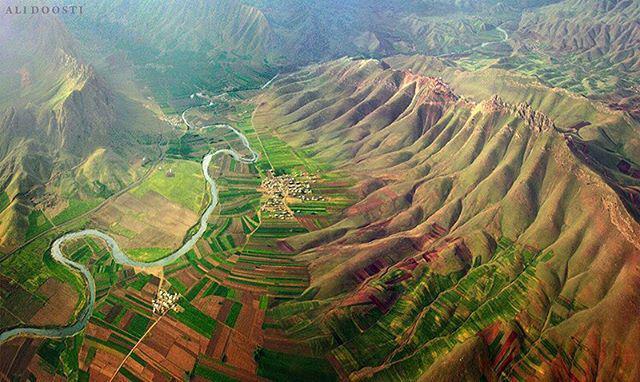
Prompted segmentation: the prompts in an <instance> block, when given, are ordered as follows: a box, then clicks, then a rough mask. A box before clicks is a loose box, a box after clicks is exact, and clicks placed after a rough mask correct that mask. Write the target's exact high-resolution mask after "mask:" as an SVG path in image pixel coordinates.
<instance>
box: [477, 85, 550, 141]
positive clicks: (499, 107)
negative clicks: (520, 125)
mask: <svg viewBox="0 0 640 382" xmlns="http://www.w3.org/2000/svg"><path fill="white" fill-rule="evenodd" d="M481 107H482V110H483V111H484V112H485V113H495V112H505V113H514V114H516V115H517V116H518V117H519V118H521V119H522V120H523V121H524V122H525V124H526V125H527V126H529V128H530V129H531V130H533V131H535V132H538V133H540V132H543V131H549V130H555V129H556V125H555V124H554V123H553V121H552V120H551V119H550V118H549V117H548V116H546V115H545V114H544V113H541V112H539V111H537V110H534V109H533V108H532V107H531V105H529V104H527V103H519V104H517V105H512V104H509V103H507V102H505V101H504V100H503V99H502V98H500V97H499V96H498V95H497V94H496V95H494V96H493V97H491V98H489V99H488V100H485V101H483V102H482V103H481Z"/></svg>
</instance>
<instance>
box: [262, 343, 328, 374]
mask: <svg viewBox="0 0 640 382" xmlns="http://www.w3.org/2000/svg"><path fill="white" fill-rule="evenodd" d="M255 359H256V362H258V375H259V376H261V377H264V378H267V379H269V380H272V381H337V380H338V376H337V375H336V374H335V372H334V371H333V367H332V366H331V364H329V362H328V361H327V360H325V359H322V358H311V357H304V356H301V355H295V354H286V353H280V352H276V351H273V350H268V349H264V348H263V349H259V350H257V351H256V353H255Z"/></svg>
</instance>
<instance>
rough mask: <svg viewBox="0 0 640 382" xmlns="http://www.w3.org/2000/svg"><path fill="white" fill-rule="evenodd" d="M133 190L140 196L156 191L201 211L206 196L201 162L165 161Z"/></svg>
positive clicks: (183, 205) (192, 209)
mask: <svg viewBox="0 0 640 382" xmlns="http://www.w3.org/2000/svg"><path fill="white" fill-rule="evenodd" d="M131 192H132V193H133V195H135V196H137V197H140V198H142V197H144V196H145V195H146V194H147V193H149V192H156V193H158V194H160V195H162V196H164V197H165V198H167V199H168V200H170V201H172V202H174V203H176V204H179V205H180V206H182V207H185V208H187V209H189V210H191V211H194V212H199V211H200V209H201V207H202V206H203V201H204V199H205V196H206V194H205V180H204V176H203V175H202V170H201V168H200V164H199V163H196V162H192V161H186V160H171V161H165V162H163V163H162V165H161V166H159V167H158V168H156V169H155V170H154V172H153V174H151V176H149V178H148V179H146V180H145V181H144V182H142V184H140V185H139V186H138V187H136V188H134V189H133V190H132V191H131Z"/></svg>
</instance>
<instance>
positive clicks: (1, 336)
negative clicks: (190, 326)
mask: <svg viewBox="0 0 640 382" xmlns="http://www.w3.org/2000/svg"><path fill="white" fill-rule="evenodd" d="M207 106H208V105H204V106H203V107H207ZM190 109H191V108H189V109H187V110H185V111H184V112H183V113H182V120H183V121H184V122H185V124H186V125H187V126H188V127H189V129H196V128H197V127H196V126H193V125H192V124H190V123H189V122H188V121H187V119H186V117H185V113H186V112H187V111H188V110H190ZM208 128H225V129H229V130H231V131H232V132H233V133H234V134H236V135H237V136H238V137H239V138H240V142H241V143H242V145H243V146H244V147H245V148H246V149H248V150H249V152H250V155H248V156H247V157H243V156H241V155H240V154H239V153H238V152H237V151H236V150H234V149H233V148H225V149H219V150H216V151H214V152H210V153H208V154H207V155H205V156H204V158H203V159H202V173H203V175H204V178H205V180H206V181H207V183H208V184H209V188H210V195H211V202H210V203H209V205H208V206H207V208H206V209H205V211H204V212H203V213H202V215H201V216H200V222H199V227H198V230H197V231H196V233H194V234H193V236H191V238H189V240H187V241H186V242H185V243H184V244H183V245H182V246H181V247H180V248H178V250H176V251H175V252H173V253H171V254H169V255H168V256H166V257H164V258H162V259H160V260H157V261H153V262H141V261H136V260H134V259H132V258H130V257H129V256H127V254H125V253H124V252H123V251H122V250H121V249H120V247H119V246H118V243H117V242H116V241H115V240H114V239H113V238H112V237H111V236H109V235H107V234H105V233H103V232H100V231H98V230H95V229H85V230H81V231H77V232H71V233H67V234H65V235H63V236H61V237H59V238H58V239H56V240H55V241H54V242H53V244H52V246H51V257H53V259H54V260H55V261H57V262H58V263H60V264H62V265H64V266H66V267H67V268H69V269H70V270H72V271H77V272H79V273H80V274H81V275H82V277H83V278H84V279H85V282H86V284H87V288H88V289H89V300H88V301H87V303H86V305H85V307H84V308H83V309H82V311H81V312H80V314H79V315H78V318H77V319H76V321H75V322H74V323H73V324H71V325H68V326H63V327H18V328H13V329H8V330H5V331H3V332H2V333H0V344H1V343H3V342H6V341H8V340H10V339H12V338H15V337H20V336H28V337H46V338H66V337H71V336H74V335H76V334H78V333H79V332H80V331H82V330H83V329H84V328H85V327H86V325H87V323H88V322H89V319H90V318H91V314H92V313H93V308H94V305H95V301H96V285H95V280H94V278H93V276H92V275H91V272H90V271H89V269H88V268H87V267H85V266H84V265H83V264H80V263H77V262H75V261H72V260H70V259H68V258H66V257H64V255H63V254H62V248H61V247H62V245H63V244H64V243H65V242H67V241H69V240H74V239H79V238H83V237H94V238H98V239H101V240H103V241H104V242H105V243H106V244H107V246H108V247H109V250H110V252H111V256H112V257H113V259H114V261H115V262H116V263H118V264H122V265H127V266H131V267H138V268H153V267H159V266H165V265H168V264H171V263H173V262H174V261H176V260H178V259H179V258H180V257H182V256H183V255H185V254H186V253H187V252H189V251H190V250H191V248H193V246H194V245H195V244H196V242H197V241H198V240H199V239H200V238H201V237H202V236H203V235H204V232H205V231H206V229H207V221H208V220H209V217H210V216H211V214H212V213H213V210H214V209H215V208H216V206H217V205H218V202H219V199H218V188H217V185H216V182H215V180H213V178H211V176H210V175H209V165H210V164H211V161H212V160H213V158H214V157H215V156H217V155H218V154H228V155H230V156H231V157H233V158H234V159H235V160H237V161H239V162H242V163H255V162H256V161H257V159H258V153H256V152H255V151H254V150H253V148H252V147H251V145H250V144H249V140H248V139H247V137H246V136H245V135H244V134H242V133H241V132H240V131H238V130H236V129H235V128H233V127H231V126H229V125H226V124H215V125H207V126H203V127H200V129H208Z"/></svg>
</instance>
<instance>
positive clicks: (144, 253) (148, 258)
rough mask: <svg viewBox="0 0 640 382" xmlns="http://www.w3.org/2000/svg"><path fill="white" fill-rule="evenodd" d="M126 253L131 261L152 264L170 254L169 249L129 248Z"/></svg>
mask: <svg viewBox="0 0 640 382" xmlns="http://www.w3.org/2000/svg"><path fill="white" fill-rule="evenodd" d="M126 252H127V255H129V257H130V258H132V259H133V260H136V261H143V262H152V261H156V260H160V259H162V258H164V257H166V256H168V255H169V254H171V248H130V249H127V250H126Z"/></svg>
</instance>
